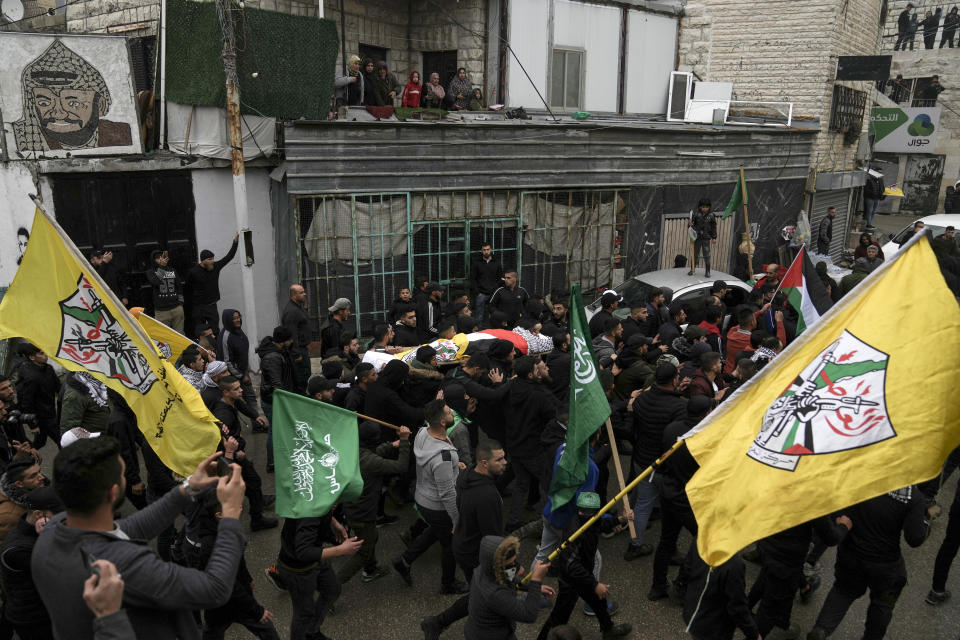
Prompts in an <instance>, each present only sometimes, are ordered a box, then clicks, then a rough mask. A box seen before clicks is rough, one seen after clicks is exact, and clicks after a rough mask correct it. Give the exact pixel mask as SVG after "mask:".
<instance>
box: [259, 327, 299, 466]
mask: <svg viewBox="0 0 960 640" xmlns="http://www.w3.org/2000/svg"><path fill="white" fill-rule="evenodd" d="M292 344H293V335H292V334H291V333H290V330H289V329H287V328H286V327H284V326H282V325H281V326H279V327H275V328H274V329H273V335H269V336H267V337H265V338H264V339H263V340H261V341H260V345H259V346H258V347H257V355H258V356H260V407H261V408H262V409H263V415H264V416H266V418H267V421H268V422H269V424H268V425H267V473H273V392H274V391H275V390H276V389H282V390H283V391H289V392H290V393H297V391H298V389H297V374H296V372H295V371H294V364H293V354H292V353H291V352H290V346H291V345H292Z"/></svg>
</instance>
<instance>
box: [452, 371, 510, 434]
mask: <svg viewBox="0 0 960 640" xmlns="http://www.w3.org/2000/svg"><path fill="white" fill-rule="evenodd" d="M451 384H459V385H462V386H463V390H464V393H466V395H468V396H469V397H471V398H475V399H476V400H477V408H476V410H474V412H473V415H472V416H471V421H470V423H471V432H470V437H471V445H472V446H476V444H475V442H474V441H473V438H474V437H479V436H475V435H474V434H475V433H476V432H477V430H478V429H483V431H484V433H486V434H487V436H489V437H490V438H493V439H494V440H497V436H496V435H494V434H498V435H501V436H502V435H503V400H504V398H506V396H507V393H508V392H509V391H510V384H511V382H510V380H505V376H504V375H503V374H502V373H501V372H500V371H499V370H498V369H496V368H493V365H492V364H491V363H490V358H489V357H488V356H487V354H486V353H483V352H477V353H473V354H471V355H470V358H469V359H468V360H467V361H466V362H464V363H463V364H461V365H460V367H458V368H455V369H453V370H452V371H451V372H450V373H449V374H447V379H446V380H445V381H444V389H446V388H447V386H449V385H451ZM497 442H499V440H497Z"/></svg>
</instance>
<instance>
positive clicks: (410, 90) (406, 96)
mask: <svg viewBox="0 0 960 640" xmlns="http://www.w3.org/2000/svg"><path fill="white" fill-rule="evenodd" d="M413 74H417V77H418V78H419V77H420V72H419V71H417V70H416V69H414V70H413V71H411V72H410V82H408V83H407V84H406V86H405V87H404V88H403V103H402V104H403V106H404V107H419V106H420V94H421V93H422V92H423V85H422V84H419V83H414V82H413Z"/></svg>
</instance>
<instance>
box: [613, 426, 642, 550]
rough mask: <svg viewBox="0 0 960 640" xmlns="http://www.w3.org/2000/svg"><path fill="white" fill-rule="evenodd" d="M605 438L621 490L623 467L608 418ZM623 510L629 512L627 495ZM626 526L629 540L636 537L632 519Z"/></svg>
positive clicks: (624, 499)
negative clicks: (608, 442) (628, 530)
mask: <svg viewBox="0 0 960 640" xmlns="http://www.w3.org/2000/svg"><path fill="white" fill-rule="evenodd" d="M607 438H608V439H609V440H610V451H611V452H612V453H613V467H614V468H615V469H616V470H617V482H619V483H620V489H623V487H624V486H625V485H624V482H623V467H622V466H621V465H620V452H619V451H618V450H617V439H616V438H615V437H614V436H613V424H612V423H611V422H610V418H607ZM623 508H624V511H629V510H630V498H629V497H628V496H627V495H624V496H623ZM627 525H628V526H629V527H630V539H631V540H632V539H633V538H636V537H637V530H636V528H635V527H634V526H633V518H630V520H629V521H628V523H627Z"/></svg>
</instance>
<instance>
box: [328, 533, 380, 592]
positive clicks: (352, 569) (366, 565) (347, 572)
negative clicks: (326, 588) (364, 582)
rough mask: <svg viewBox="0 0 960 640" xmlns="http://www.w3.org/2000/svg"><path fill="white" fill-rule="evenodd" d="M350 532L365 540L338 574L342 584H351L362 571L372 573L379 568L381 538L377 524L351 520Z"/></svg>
mask: <svg viewBox="0 0 960 640" xmlns="http://www.w3.org/2000/svg"><path fill="white" fill-rule="evenodd" d="M350 531H351V532H352V533H353V535H355V536H356V537H358V538H360V539H361V540H363V545H362V546H361V547H360V550H359V551H357V552H356V553H355V554H353V555H352V556H350V557H349V558H347V561H346V562H345V563H343V565H342V566H341V567H340V572H339V573H338V574H337V578H339V579H340V584H346V583H347V582H349V581H350V578H352V577H353V576H355V575H356V574H357V571H360V569H363V570H364V571H366V572H367V573H371V572H373V571H375V570H376V568H377V539H378V538H379V534H378V532H377V523H376V522H361V521H360V520H350Z"/></svg>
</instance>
